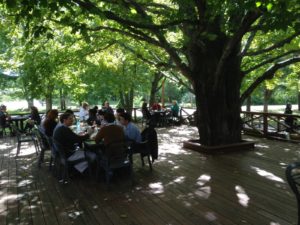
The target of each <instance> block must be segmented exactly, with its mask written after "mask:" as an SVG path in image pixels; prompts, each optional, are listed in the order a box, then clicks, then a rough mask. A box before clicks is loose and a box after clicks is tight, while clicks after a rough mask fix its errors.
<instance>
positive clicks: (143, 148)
mask: <svg viewBox="0 0 300 225" xmlns="http://www.w3.org/2000/svg"><path fill="white" fill-rule="evenodd" d="M129 148H130V151H131V152H130V153H131V154H130V160H131V163H132V164H133V160H132V155H133V154H140V157H141V161H142V166H143V167H144V166H145V162H144V157H147V159H148V165H149V168H150V171H152V162H151V159H150V156H151V151H150V147H149V142H148V140H146V141H143V142H140V143H136V142H134V143H132V144H131V145H130V147H129Z"/></svg>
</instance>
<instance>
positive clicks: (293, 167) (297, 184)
mask: <svg viewBox="0 0 300 225" xmlns="http://www.w3.org/2000/svg"><path fill="white" fill-rule="evenodd" d="M285 174H286V178H287V181H288V183H289V185H290V187H291V189H292V191H293V192H294V194H295V195H296V199H297V205H298V225H300V193H299V188H300V162H296V163H292V164H290V165H288V166H287V168H286V171H285Z"/></svg>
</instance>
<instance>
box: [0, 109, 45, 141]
mask: <svg viewBox="0 0 300 225" xmlns="http://www.w3.org/2000/svg"><path fill="white" fill-rule="evenodd" d="M25 122H26V124H25V127H24V129H23V130H21V132H24V133H27V132H30V131H31V130H32V128H33V127H34V125H40V123H41V117H40V114H39V111H38V109H37V107H35V106H31V107H30V115H29V117H28V119H27V120H26V121H25ZM11 123H12V118H11V116H10V115H9V114H8V113H7V107H6V106H5V105H1V106H0V128H1V129H0V136H3V133H4V131H5V129H6V128H8V129H10V134H11V135H12V136H13V135H14V133H13V130H12V127H11Z"/></svg>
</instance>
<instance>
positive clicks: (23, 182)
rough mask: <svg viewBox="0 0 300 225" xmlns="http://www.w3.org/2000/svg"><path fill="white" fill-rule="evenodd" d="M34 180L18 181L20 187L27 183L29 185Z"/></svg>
mask: <svg viewBox="0 0 300 225" xmlns="http://www.w3.org/2000/svg"><path fill="white" fill-rule="evenodd" d="M32 182H33V181H32V180H28V179H26V180H21V181H20V182H19V183H18V187H23V186H26V185H29V184H31V183H32Z"/></svg>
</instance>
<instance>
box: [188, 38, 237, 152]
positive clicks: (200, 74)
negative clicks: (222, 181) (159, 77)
mask: <svg viewBox="0 0 300 225" xmlns="http://www.w3.org/2000/svg"><path fill="white" fill-rule="evenodd" d="M225 43H226V41H224V40H219V41H217V42H212V43H211V46H209V48H208V49H209V50H207V52H205V54H203V52H202V53H199V52H201V49H200V48H199V47H195V46H192V48H190V62H191V67H192V68H193V70H192V82H193V83H194V90H195V96H196V106H197V114H196V116H197V120H196V121H197V127H198V130H199V134H200V143H201V144H203V145H207V146H216V145H223V144H232V143H237V142H241V128H242V124H241V118H240V111H241V102H240V87H241V79H242V73H241V70H240V64H241V60H240V57H238V56H237V54H238V52H239V46H237V47H236V49H235V52H234V54H232V55H231V56H230V57H228V59H227V60H226V61H225V62H224V63H225V65H224V67H223V69H222V76H220V77H219V79H218V82H217V83H216V79H212V78H213V76H214V75H215V71H216V68H217V66H218V65H219V61H220V57H221V55H222V53H223V50H224V44H225Z"/></svg>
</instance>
